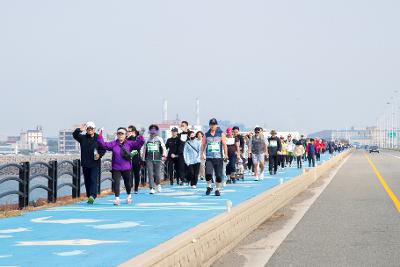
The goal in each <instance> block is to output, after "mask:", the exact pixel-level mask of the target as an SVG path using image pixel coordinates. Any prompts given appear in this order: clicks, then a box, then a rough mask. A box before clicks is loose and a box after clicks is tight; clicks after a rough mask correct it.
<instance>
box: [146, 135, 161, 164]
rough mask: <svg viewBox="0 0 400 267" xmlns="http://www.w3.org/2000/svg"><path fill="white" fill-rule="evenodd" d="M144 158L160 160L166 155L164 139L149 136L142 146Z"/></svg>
mask: <svg viewBox="0 0 400 267" xmlns="http://www.w3.org/2000/svg"><path fill="white" fill-rule="evenodd" d="M143 149H144V159H145V160H151V161H161V160H163V158H164V157H166V155H167V148H166V147H165V144H164V140H163V139H162V138H161V137H160V136H155V137H151V136H150V137H149V138H148V139H147V141H146V143H145V145H144V146H143Z"/></svg>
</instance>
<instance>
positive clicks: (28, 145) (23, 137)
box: [17, 126, 48, 153]
mask: <svg viewBox="0 0 400 267" xmlns="http://www.w3.org/2000/svg"><path fill="white" fill-rule="evenodd" d="M17 143H18V147H19V149H20V150H25V151H29V152H39V153H46V152H47V151H48V148H47V141H46V139H45V137H44V134H43V128H42V127H41V126H37V127H36V129H35V130H27V131H22V132H21V133H20V137H19V141H18V142H17Z"/></svg>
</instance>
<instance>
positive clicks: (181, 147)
mask: <svg viewBox="0 0 400 267" xmlns="http://www.w3.org/2000/svg"><path fill="white" fill-rule="evenodd" d="M188 132H189V131H187V132H181V133H179V134H178V139H179V145H178V155H180V156H183V150H184V149H185V143H186V141H187V140H188V139H189V137H188Z"/></svg>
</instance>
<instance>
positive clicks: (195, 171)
mask: <svg viewBox="0 0 400 267" xmlns="http://www.w3.org/2000/svg"><path fill="white" fill-rule="evenodd" d="M199 171H200V163H196V164H192V165H189V166H188V179H189V181H190V185H191V186H193V185H197V180H198V178H199Z"/></svg>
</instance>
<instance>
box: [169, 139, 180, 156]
mask: <svg viewBox="0 0 400 267" xmlns="http://www.w3.org/2000/svg"><path fill="white" fill-rule="evenodd" d="M180 144H181V142H180V140H179V136H177V137H175V138H173V137H171V138H168V140H167V142H166V143H165V147H166V148H167V149H168V158H169V159H170V158H171V154H174V155H175V156H178V154H179V151H178V150H179V146H180Z"/></svg>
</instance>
